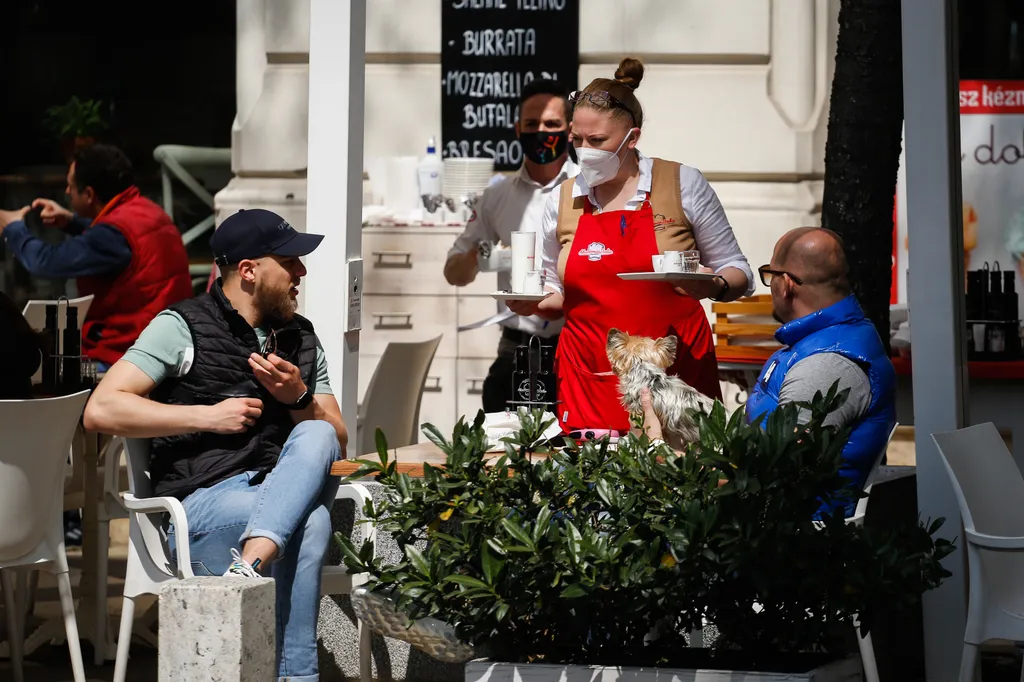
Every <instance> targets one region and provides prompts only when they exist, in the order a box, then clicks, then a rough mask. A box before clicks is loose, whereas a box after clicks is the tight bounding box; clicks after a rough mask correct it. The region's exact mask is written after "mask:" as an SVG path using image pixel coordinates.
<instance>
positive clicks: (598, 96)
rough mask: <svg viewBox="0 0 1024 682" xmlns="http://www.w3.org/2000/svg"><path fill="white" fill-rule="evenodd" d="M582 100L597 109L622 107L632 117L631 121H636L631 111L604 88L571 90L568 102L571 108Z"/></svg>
mask: <svg viewBox="0 0 1024 682" xmlns="http://www.w3.org/2000/svg"><path fill="white" fill-rule="evenodd" d="M584 101H588V102H590V103H591V104H593V105H594V106H595V107H597V108H598V109H622V110H623V111H625V112H627V113H628V114H629V115H630V117H632V118H633V122H634V123H636V117H635V116H633V111H632V110H631V109H630V108H629V107H627V106H626V105H625V104H623V103H622V101H621V100H619V99H616V98H615V96H614V95H612V94H611V93H610V92H608V91H606V90H597V91H595V92H583V91H581V90H573V91H572V92H571V93H569V104H570V106H572V107H573V108H575V107H576V105H577V104H579V103H580V102H584Z"/></svg>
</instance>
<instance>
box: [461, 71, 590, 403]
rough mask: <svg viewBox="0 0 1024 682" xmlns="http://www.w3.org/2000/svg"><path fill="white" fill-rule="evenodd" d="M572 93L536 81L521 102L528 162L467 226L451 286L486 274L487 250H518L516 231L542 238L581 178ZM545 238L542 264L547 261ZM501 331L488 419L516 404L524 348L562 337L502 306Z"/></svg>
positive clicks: (505, 285) (506, 286) (507, 286)
mask: <svg viewBox="0 0 1024 682" xmlns="http://www.w3.org/2000/svg"><path fill="white" fill-rule="evenodd" d="M567 94H568V93H567V92H566V90H565V89H564V88H563V87H562V86H561V85H560V84H559V83H558V82H557V81H553V80H548V79H535V80H532V81H530V82H529V83H528V84H527V85H526V86H524V87H523V90H522V94H521V95H520V97H519V120H518V121H517V122H516V126H515V130H516V135H517V136H518V137H519V143H520V145H522V148H523V156H524V157H525V158H524V161H523V165H522V166H521V167H520V168H519V170H518V171H517V172H516V173H515V174H514V175H513V176H512V177H510V178H508V179H507V180H503V181H501V182H498V183H497V184H494V185H491V186H490V187H488V188H487V189H486V190H485V191H484V193H483V195H482V196H481V197H480V201H479V202H478V203H477V205H476V210H475V211H474V213H473V216H472V217H471V218H470V220H469V223H468V224H467V225H466V230H465V232H463V233H462V234H461V235H459V237H458V238H457V239H456V240H455V245H454V246H452V248H451V251H449V252H448V260H447V261H446V262H445V266H444V276H445V279H447V280H448V283H449V284H453V285H455V286H460V287H461V286H466V285H467V284H469V283H470V282H472V281H473V280H474V279H476V275H477V273H478V272H479V271H480V263H479V262H478V257H479V253H480V252H479V249H480V245H481V244H484V245H485V248H487V247H493V245H495V244H496V243H497V242H501V244H502V245H503V246H505V247H509V246H510V245H511V243H512V233H513V232H515V231H516V230H529V231H537V229H538V228H539V226H540V224H541V214H542V212H543V210H544V202H545V201H546V200H547V199H548V197H549V196H550V195H552V194H557V193H556V192H555V190H556V189H557V188H558V187H559V186H560V185H561V183H562V182H564V181H565V180H566V179H568V178H572V177H573V176H574V175H575V174H576V167H575V165H574V164H573V163H572V162H571V161H569V160H568V158H567V154H566V149H567V147H568V138H567V135H568V132H567V129H568V125H569V103H568V101H567V99H566V96H567ZM540 242H541V240H540V239H539V238H538V240H537V243H538V258H537V261H538V262H539V261H540V258H539V255H540ZM509 270H510V268H508V269H503V270H501V271H499V272H498V288H499V289H501V290H503V291H508V290H511V288H512V286H511V273H510V271H509ZM491 320H492V321H495V322H497V323H498V324H500V325H501V341H499V343H498V357H497V358H496V359H495V361H494V363H493V364H491V367H490V369H489V370H488V372H487V378H486V379H485V380H484V387H483V406H484V411H486V412H500V411H502V410H504V409H506V407H507V406H508V401H510V400H526V399H527V398H523V397H516V395H515V387H514V386H513V370H514V367H515V349H516V347H517V346H525V345H527V344H528V343H529V341H530V337H531V336H537V337H538V338H539V340H540V342H541V344H543V345H549V346H555V345H557V343H558V333H559V331H560V330H561V329H562V321H561V320H560V319H550V320H548V319H544V318H541V317H538V316H536V315H527V316H522V317H520V316H517V315H515V313H513V312H511V311H510V310H509V309H508V308H507V307H506V306H505V304H504V303H502V302H500V301H499V302H498V315H496V316H495V317H494V318H491Z"/></svg>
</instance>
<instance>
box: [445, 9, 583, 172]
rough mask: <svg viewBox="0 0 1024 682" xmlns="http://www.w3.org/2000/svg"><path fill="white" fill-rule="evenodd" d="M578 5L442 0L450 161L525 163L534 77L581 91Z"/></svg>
mask: <svg viewBox="0 0 1024 682" xmlns="http://www.w3.org/2000/svg"><path fill="white" fill-rule="evenodd" d="M579 17H580V9H579V0H443V2H442V5H441V139H442V154H443V156H444V157H445V158H447V157H474V158H493V159H494V167H495V168H496V169H497V170H514V169H516V168H518V167H519V165H520V163H522V160H523V152H522V149H521V148H520V146H519V142H518V140H516V134H515V130H513V126H514V125H515V122H516V118H517V117H518V109H519V94H520V92H521V90H522V87H523V86H524V85H526V84H527V83H529V82H530V81H531V80H533V79H534V78H554V79H556V80H558V81H559V82H561V83H562V84H563V85H564V86H565V87H566V89H567V90H569V91H572V90H575V89H576V83H577V70H578V69H579V42H580V39H579V25H580V22H579Z"/></svg>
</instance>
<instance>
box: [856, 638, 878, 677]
mask: <svg viewBox="0 0 1024 682" xmlns="http://www.w3.org/2000/svg"><path fill="white" fill-rule="evenodd" d="M857 644H858V646H860V661H861V664H862V665H863V666H864V682H879V680H878V663H876V662H875V647H874V646H873V645H872V644H871V633H870V632H869V633H868V634H866V635H864V636H863V637H861V636H860V631H859V630H858V632H857Z"/></svg>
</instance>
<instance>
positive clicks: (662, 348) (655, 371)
mask: <svg viewBox="0 0 1024 682" xmlns="http://www.w3.org/2000/svg"><path fill="white" fill-rule="evenodd" d="M677 343H678V340H677V339H676V337H675V336H665V337H662V338H660V339H651V338H648V337H646V336H630V335H629V334H627V333H626V332H623V331H619V330H618V329H609V330H608V346H607V352H608V360H609V361H610V362H611V365H612V371H613V372H615V375H616V376H617V377H618V378H619V393H621V394H622V406H623V407H625V408H626V411H627V412H629V414H630V415H637V414H643V405H642V403H641V402H640V393H641V391H642V389H644V388H647V389H649V390H650V392H651V407H653V408H654V412H655V414H657V415H658V419H659V420H660V421H661V430H662V434H663V436H664V438H665V441H666V442H667V443H668V444H669V445H671V446H672V447H673V448H674V449H676V450H681V449H683V448H685V447H686V445H687V444H688V443H692V442H694V441H696V440H698V439H699V438H700V432H699V431H698V429H697V420H696V419H695V418H694V416H693V413H692V410H704V411H705V412H710V411H711V408H712V406H713V405H714V404H715V401H714V400H712V399H711V398H709V397H707V396H706V395H704V394H703V393H701V392H700V391H698V390H697V389H695V388H693V387H692V386H690V385H689V384H687V383H686V382H685V381H683V380H682V379H680V378H679V377H677V376H674V375H673V376H669V375H668V374H666V373H665V370H667V369H668V368H669V367H671V366H672V363H673V362H674V361H675V357H676V344H677Z"/></svg>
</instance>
